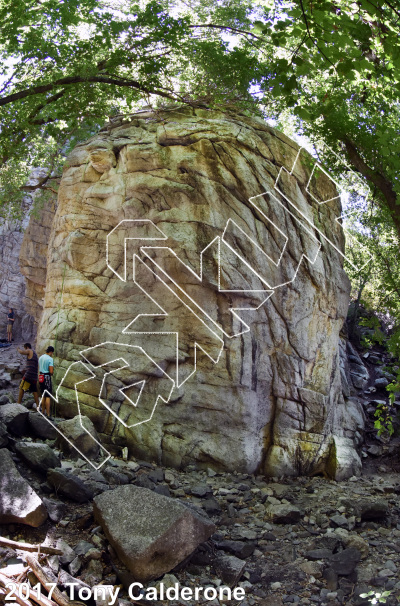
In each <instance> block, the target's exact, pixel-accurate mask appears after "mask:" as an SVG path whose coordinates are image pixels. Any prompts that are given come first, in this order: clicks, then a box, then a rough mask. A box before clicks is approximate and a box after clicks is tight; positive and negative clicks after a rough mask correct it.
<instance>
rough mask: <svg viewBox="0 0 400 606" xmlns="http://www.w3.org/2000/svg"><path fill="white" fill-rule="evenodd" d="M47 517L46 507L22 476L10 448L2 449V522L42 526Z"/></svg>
mask: <svg viewBox="0 0 400 606" xmlns="http://www.w3.org/2000/svg"><path fill="white" fill-rule="evenodd" d="M46 519H47V511H46V508H45V506H44V504H43V502H42V500H41V499H40V497H39V496H38V495H37V494H36V492H35V491H34V490H33V489H32V488H31V487H30V486H29V484H28V482H27V481H26V480H25V479H24V478H23V477H22V476H21V474H20V473H19V471H18V470H17V468H16V467H15V464H14V461H13V460H12V457H11V455H10V453H9V452H8V450H6V449H1V450H0V524H11V523H14V522H17V523H19V524H26V525H27V526H33V527H35V528H36V527H37V526H41V525H42V524H43V522H45V521H46Z"/></svg>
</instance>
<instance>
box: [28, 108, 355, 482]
mask: <svg viewBox="0 0 400 606" xmlns="http://www.w3.org/2000/svg"><path fill="white" fill-rule="evenodd" d="M340 214H341V207H340V200H339V197H338V192H337V190H336V187H335V185H334V183H333V181H332V180H331V179H330V178H329V177H328V176H327V174H326V173H325V172H324V171H323V170H321V169H320V168H318V167H316V166H315V161H314V160H313V159H312V157H311V156H310V155H308V154H307V153H305V152H304V150H303V151H301V152H300V150H299V147H298V145H296V143H294V142H293V141H291V140H290V139H288V138H287V137H285V136H284V135H283V134H282V133H280V132H278V131H275V130H274V129H272V128H271V127H270V126H269V125H268V124H266V123H265V122H264V121H263V120H261V119H258V118H250V117H246V116H245V115H242V114H237V115H233V114H231V113H229V114H228V113H223V112H219V111H213V110H208V109H200V108H196V109H192V108H191V109H190V110H189V109H187V108H186V109H185V108H179V109H176V108H175V109H172V108H171V109H165V110H162V111H161V110H160V111H157V112H152V111H144V112H137V113H136V114H133V115H132V116H130V117H129V118H127V119H122V118H118V119H116V120H114V121H113V122H111V123H110V124H108V125H107V126H105V127H104V128H103V129H101V131H100V132H99V133H98V134H97V135H95V136H93V137H92V138H91V139H90V140H89V141H87V142H86V143H82V144H79V145H78V146H77V147H76V148H75V150H74V151H73V152H72V153H71V154H70V156H69V158H68V159H67V161H66V164H65V169H64V173H63V178H62V181H61V184H60V188H59V195H58V207H57V211H56V214H55V218H54V221H53V224H52V228H51V233H50V236H49V238H48V241H49V256H48V261H49V263H48V269H47V276H46V289H45V301H44V307H43V310H44V311H43V316H42V319H41V323H40V326H39V332H38V349H39V350H40V351H42V350H44V349H45V347H46V346H47V345H49V344H51V343H53V341H54V339H55V337H56V333H57V354H58V356H59V361H57V363H56V365H55V368H56V383H57V384H59V385H61V387H60V390H59V392H58V397H59V402H58V405H57V410H58V413H59V414H61V416H64V417H71V415H78V414H81V415H85V416H87V417H88V418H90V419H91V420H92V421H93V423H94V425H95V427H96V430H97V431H98V433H99V436H100V441H101V442H102V444H104V446H105V447H106V448H107V449H109V450H113V451H114V452H115V451H116V452H120V449H121V448H123V447H125V446H126V447H128V450H129V453H130V454H131V455H135V456H136V457H138V458H140V459H147V460H155V461H158V462H160V463H163V464H164V465H170V466H174V467H178V468H179V467H186V466H188V465H189V464H192V463H193V462H194V463H196V464H197V465H198V466H200V467H203V468H207V467H212V468H214V469H217V470H218V469H219V470H229V471H241V472H245V473H254V472H258V473H265V474H266V475H272V476H281V475H292V476H295V475H299V474H300V475H301V474H326V473H329V474H330V475H332V476H333V477H337V478H339V477H340V478H344V477H348V476H350V475H353V474H354V472H355V469H356V468H357V456H356V455H354V456H351V453H350V450H352V451H353V452H354V453H355V452H356V450H357V448H358V446H359V429H360V427H359V425H358V420H357V419H354V418H352V420H351V423H350V422H349V423H347V426H346V427H344V426H343V424H342V421H343V419H344V418H346V411H347V402H346V398H345V397H344V396H343V393H342V384H341V373H340V365H339V333H340V330H341V328H342V325H343V321H344V318H345V316H346V313H347V309H348V301H349V289H350V287H349V280H348V278H347V277H346V274H345V272H344V270H343V257H342V256H341V254H340V251H341V252H343V251H344V234H343V230H342V227H341V223H340V222H339V221H336V219H337V218H338V217H339V216H340ZM321 243H322V245H321ZM149 246H151V247H152V248H151V250H150V249H149V248H145V247H149ZM134 253H135V254H136V255H137V257H136V258H135V259H136V260H135V273H133V267H132V258H133V254H134ZM201 271H202V275H200V272H201ZM61 283H63V305H62V309H58V303H57V301H58V297H59V289H60V284H61ZM249 308H252V309H253V310H254V311H249ZM235 309H236V310H238V311H236V312H235V313H233V312H234V310H235ZM161 310H162V311H161ZM56 319H57V321H56ZM160 333H162V334H160ZM177 334H178V337H177V336H176V335H177ZM177 339H178V341H177ZM134 348H136V349H134ZM139 348H141V349H139ZM206 354H207V355H206ZM117 361H119V362H118V364H120V365H119V366H116V364H117ZM73 363H75V364H74V365H73V366H72V364H73ZM124 365H125V368H122V366H124ZM186 379H187V380H186ZM177 386H179V387H177ZM172 388H174V389H173V391H172V392H171V390H172ZM350 391H351V390H350V386H349V385H348V386H347V390H345V395H346V394H347V395H351V394H350ZM166 402H168V404H166ZM352 408H353V407H352ZM336 438H338V440H336ZM342 439H344V440H345V444H344V443H343V442H342ZM335 440H336V441H335ZM339 443H340V448H338V447H337V444H339ZM336 454H338V456H339V460H338V461H335V460H333V458H334V457H335V456H336ZM336 470H337V474H338V475H337V476H336V475H335V474H336Z"/></svg>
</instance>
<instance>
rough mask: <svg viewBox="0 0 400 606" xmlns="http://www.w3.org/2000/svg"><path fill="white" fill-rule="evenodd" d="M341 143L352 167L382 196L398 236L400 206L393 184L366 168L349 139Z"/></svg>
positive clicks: (345, 138) (344, 138) (344, 139)
mask: <svg viewBox="0 0 400 606" xmlns="http://www.w3.org/2000/svg"><path fill="white" fill-rule="evenodd" d="M342 141H343V143H344V145H345V148H346V151H347V153H348V156H349V159H350V162H351V163H352V165H353V166H354V167H355V168H356V170H358V172H360V173H361V174H362V175H363V176H364V177H365V178H366V179H367V181H369V183H372V184H373V185H375V186H376V187H377V188H378V189H379V191H380V192H381V193H382V195H383V196H384V198H385V200H386V203H387V205H388V208H389V210H390V213H391V216H392V219H393V222H394V224H395V226H396V229H397V232H398V233H399V234H400V205H399V204H398V201H397V194H396V192H395V191H394V189H393V184H392V183H391V182H390V181H389V180H388V179H386V177H385V176H384V175H382V174H381V173H379V172H377V171H374V170H372V169H371V168H370V167H369V166H368V164H367V163H366V162H365V161H364V159H363V158H362V156H361V155H360V153H359V151H358V150H357V147H356V145H355V144H354V143H353V141H351V139H349V138H348V137H343V139H342Z"/></svg>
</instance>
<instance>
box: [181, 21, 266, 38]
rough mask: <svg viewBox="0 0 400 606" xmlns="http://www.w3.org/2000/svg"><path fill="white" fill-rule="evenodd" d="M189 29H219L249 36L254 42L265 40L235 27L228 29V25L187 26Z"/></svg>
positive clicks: (202, 24)
mask: <svg viewBox="0 0 400 606" xmlns="http://www.w3.org/2000/svg"><path fill="white" fill-rule="evenodd" d="M189 27H190V28H191V29H197V28H207V27H208V28H211V29H221V30H224V31H229V32H235V33H236V34H244V35H245V36H250V37H251V38H255V39H256V40H261V41H262V42H265V38H262V37H261V36H257V35H256V34H253V32H248V31H246V30H245V29H239V28H237V27H230V26H229V25H217V24H215V23H200V24H199V25H189Z"/></svg>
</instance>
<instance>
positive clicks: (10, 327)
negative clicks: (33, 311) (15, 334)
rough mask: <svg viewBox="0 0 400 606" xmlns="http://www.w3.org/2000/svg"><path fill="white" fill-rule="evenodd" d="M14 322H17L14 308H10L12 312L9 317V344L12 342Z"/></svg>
mask: <svg viewBox="0 0 400 606" xmlns="http://www.w3.org/2000/svg"><path fill="white" fill-rule="evenodd" d="M14 321H15V317H14V310H13V308H12V307H10V311H9V312H8V316H7V341H8V342H9V343H11V341H12V331H13V325H14Z"/></svg>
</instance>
